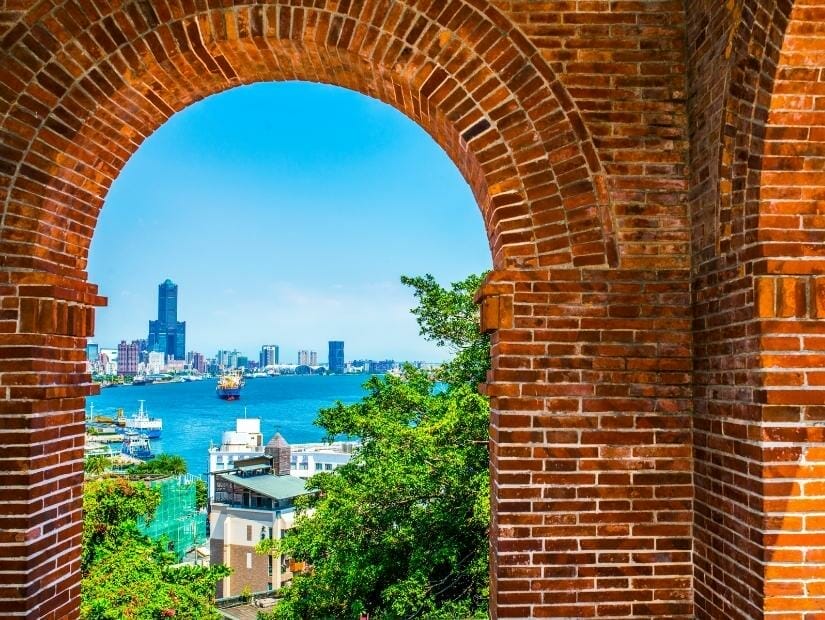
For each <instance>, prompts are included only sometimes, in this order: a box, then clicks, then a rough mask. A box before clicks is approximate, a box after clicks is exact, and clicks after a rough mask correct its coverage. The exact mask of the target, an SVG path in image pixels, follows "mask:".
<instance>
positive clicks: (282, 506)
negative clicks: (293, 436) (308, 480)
mask: <svg viewBox="0 0 825 620" xmlns="http://www.w3.org/2000/svg"><path fill="white" fill-rule="evenodd" d="M289 461H290V447H289V444H287V443H286V441H285V440H284V439H283V437H281V436H280V435H279V434H276V435H275V436H274V437H273V438H272V440H270V442H269V443H267V445H266V446H265V448H264V454H263V455H262V456H258V457H253V458H248V459H245V460H239V461H236V462H235V467H234V469H233V470H231V471H225V472H221V473H216V474H214V475H212V476H210V477H214V478H215V497H214V501H213V502H212V503H211V505H210V512H209V525H210V528H209V531H210V532H211V537H210V541H209V549H210V563H211V564H212V565H213V566H214V565H216V564H224V565H225V566H228V567H229V568H231V569H232V574H231V575H230V576H229V577H226V578H225V579H223V580H222V581H221V582H220V583H218V586H217V596H218V597H228V596H238V595H239V594H241V592H242V591H243V590H244V588H247V587H248V588H249V589H251V590H252V591H253V592H262V591H272V590H278V589H280V588H281V587H283V586H284V585H285V584H287V583H289V582H290V581H291V579H292V575H293V572H294V571H296V570H301V569H302V568H303V567H302V566H300V565H296V564H295V563H293V562H291V561H290V559H289V558H287V557H285V556H283V555H281V556H275V557H273V556H268V555H260V554H257V553H255V546H256V545H257V544H258V542H260V541H261V540H264V539H265V538H267V537H269V538H272V539H276V540H278V539H281V538H283V537H284V534H285V533H286V532H287V531H289V530H290V529H291V528H292V527H293V526H294V525H295V517H296V510H295V499H296V498H298V497H300V496H302V495H306V494H307V493H308V491H307V490H306V486H305V481H304V480H302V479H300V478H296V477H294V476H290V475H289Z"/></svg>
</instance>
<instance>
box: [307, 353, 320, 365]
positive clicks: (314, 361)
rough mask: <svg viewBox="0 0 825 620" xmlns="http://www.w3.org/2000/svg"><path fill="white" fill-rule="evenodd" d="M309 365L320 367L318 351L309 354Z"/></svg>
mask: <svg viewBox="0 0 825 620" xmlns="http://www.w3.org/2000/svg"><path fill="white" fill-rule="evenodd" d="M309 365H310V366H317V365H318V352H317V351H310V352H309Z"/></svg>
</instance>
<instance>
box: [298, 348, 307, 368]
mask: <svg viewBox="0 0 825 620" xmlns="http://www.w3.org/2000/svg"><path fill="white" fill-rule="evenodd" d="M298 366H309V351H298Z"/></svg>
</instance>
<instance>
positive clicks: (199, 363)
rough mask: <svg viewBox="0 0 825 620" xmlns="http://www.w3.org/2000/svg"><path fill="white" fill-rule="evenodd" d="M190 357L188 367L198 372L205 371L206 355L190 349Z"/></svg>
mask: <svg viewBox="0 0 825 620" xmlns="http://www.w3.org/2000/svg"><path fill="white" fill-rule="evenodd" d="M191 353H192V359H191V360H189V367H190V368H191V369H192V370H197V371H198V372H199V373H204V372H206V356H205V355H204V354H203V353H198V352H197V351H192V352H191Z"/></svg>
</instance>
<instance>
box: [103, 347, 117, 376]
mask: <svg viewBox="0 0 825 620" xmlns="http://www.w3.org/2000/svg"><path fill="white" fill-rule="evenodd" d="M100 372H102V373H103V374H105V375H114V374H117V349H101V350H100Z"/></svg>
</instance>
